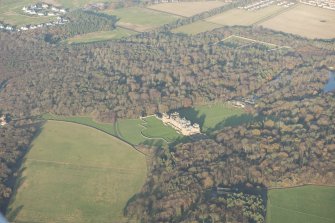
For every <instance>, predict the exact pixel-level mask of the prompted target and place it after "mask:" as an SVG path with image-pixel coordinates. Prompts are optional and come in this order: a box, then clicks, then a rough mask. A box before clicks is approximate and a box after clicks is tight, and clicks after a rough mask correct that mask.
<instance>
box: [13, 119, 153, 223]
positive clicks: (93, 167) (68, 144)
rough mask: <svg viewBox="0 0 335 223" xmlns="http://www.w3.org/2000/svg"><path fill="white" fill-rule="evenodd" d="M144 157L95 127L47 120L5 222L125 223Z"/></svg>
mask: <svg viewBox="0 0 335 223" xmlns="http://www.w3.org/2000/svg"><path fill="white" fill-rule="evenodd" d="M146 171H147V170H146V161H145V157H144V155H143V154H141V153H139V152H137V151H136V150H135V149H134V148H132V147H131V146H129V145H128V144H126V143H124V142H122V141H120V140H119V139H117V138H115V137H112V136H110V135H107V134H105V133H103V132H101V131H97V130H95V129H93V128H90V127H86V126H83V125H78V124H74V123H66V122H57V121H48V122H47V123H46V124H45V125H44V127H43V130H42V132H41V134H40V135H39V136H38V137H37V138H36V140H35V141H34V142H33V144H32V148H31V150H30V151H29V152H28V154H27V155H26V157H25V162H24V165H23V167H22V176H21V178H20V179H19V180H18V182H19V185H18V190H17V192H16V194H15V195H14V197H13V200H12V202H11V204H10V206H9V210H8V212H7V217H8V218H9V220H10V221H15V222H106V223H107V222H123V220H124V219H123V208H124V207H125V205H126V202H127V201H128V200H129V199H130V198H131V197H132V196H133V195H134V194H135V193H137V192H138V191H139V190H140V189H141V187H142V185H143V184H144V182H145V178H146Z"/></svg>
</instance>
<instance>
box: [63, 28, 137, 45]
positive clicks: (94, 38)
mask: <svg viewBox="0 0 335 223" xmlns="http://www.w3.org/2000/svg"><path fill="white" fill-rule="evenodd" d="M133 34H136V32H134V31H131V30H127V29H122V28H116V29H115V30H112V31H101V32H93V33H87V34H84V35H78V36H75V37H72V38H70V39H67V40H66V42H67V43H69V44H72V43H93V42H101V41H106V40H113V39H121V38H123V37H127V36H131V35H133Z"/></svg>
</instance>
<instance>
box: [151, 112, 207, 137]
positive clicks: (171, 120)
mask: <svg viewBox="0 0 335 223" xmlns="http://www.w3.org/2000/svg"><path fill="white" fill-rule="evenodd" d="M156 117H157V116H156ZM157 118H160V117H157ZM160 119H161V120H162V122H163V123H164V124H165V125H170V126H171V127H172V128H174V129H176V130H177V131H178V132H179V133H180V134H182V135H185V136H190V135H195V134H199V133H201V132H200V126H199V124H197V123H194V124H193V125H192V123H191V121H189V120H187V119H186V118H181V117H180V116H179V113H178V112H174V113H172V114H170V115H168V114H166V113H163V115H162V118H160Z"/></svg>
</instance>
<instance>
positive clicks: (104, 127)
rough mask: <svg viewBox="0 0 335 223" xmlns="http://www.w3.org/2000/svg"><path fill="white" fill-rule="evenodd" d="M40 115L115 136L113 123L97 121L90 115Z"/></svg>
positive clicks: (47, 118)
mask: <svg viewBox="0 0 335 223" xmlns="http://www.w3.org/2000/svg"><path fill="white" fill-rule="evenodd" d="M42 117H43V119H46V120H56V121H66V122H73V123H77V124H82V125H86V126H90V127H93V128H96V129H99V130H101V131H103V132H105V133H108V134H110V135H113V136H117V133H116V130H115V125H114V124H111V123H98V122H96V121H94V120H93V119H92V118H90V117H85V116H71V117H67V116H60V115H52V114H44V115H43V116H42Z"/></svg>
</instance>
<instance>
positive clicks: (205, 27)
mask: <svg viewBox="0 0 335 223" xmlns="http://www.w3.org/2000/svg"><path fill="white" fill-rule="evenodd" d="M220 27H222V25H219V24H215V23H210V22H206V21H202V20H200V21H197V22H194V23H191V24H187V25H184V26H180V27H178V28H176V29H173V30H172V32H174V33H185V34H189V35H194V34H198V33H202V32H206V31H211V30H213V29H216V28H220Z"/></svg>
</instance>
